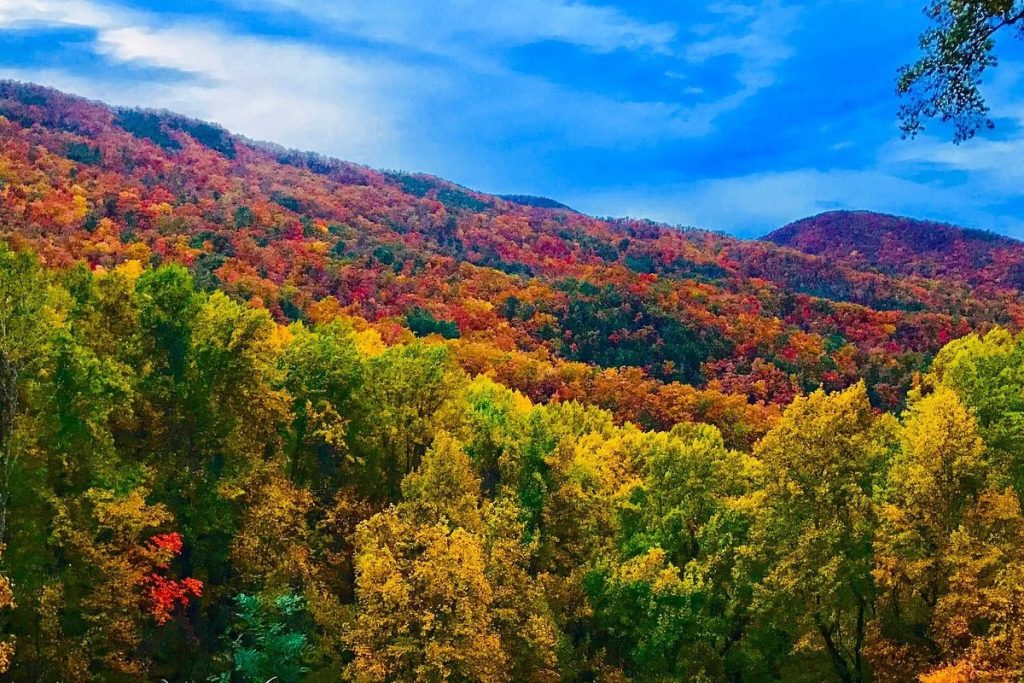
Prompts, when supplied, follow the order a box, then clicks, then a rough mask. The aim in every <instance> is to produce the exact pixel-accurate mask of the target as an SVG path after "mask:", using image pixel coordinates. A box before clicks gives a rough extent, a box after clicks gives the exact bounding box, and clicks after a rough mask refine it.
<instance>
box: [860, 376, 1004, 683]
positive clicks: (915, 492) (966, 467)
mask: <svg viewBox="0 0 1024 683" xmlns="http://www.w3.org/2000/svg"><path fill="white" fill-rule="evenodd" d="M984 454H985V446H984V443H983V442H982V440H981V437H980V436H979V435H978V426H977V422H976V420H975V419H974V416H973V415H971V413H970V412H969V411H968V410H967V408H966V407H964V405H963V404H962V403H961V402H960V399H959V398H958V397H957V395H956V393H955V392H953V391H952V390H951V389H949V388H948V387H944V386H939V387H938V388H937V389H936V390H935V391H934V392H933V393H931V394H929V395H927V396H924V397H923V398H922V397H918V398H917V400H914V401H913V402H912V403H911V406H910V407H909V408H908V410H907V411H906V413H905V414H904V416H903V427H902V430H901V432H900V449H899V451H898V452H897V453H896V455H895V456H894V458H893V461H892V463H891V464H890V467H889V472H888V476H887V481H886V485H885V490H884V492H883V494H882V497H881V502H880V505H879V531H878V535H877V537H876V539H875V569H874V576H875V579H876V581H877V583H878V587H879V603H880V604H879V614H880V616H881V620H880V627H881V634H880V635H881V639H880V641H879V642H878V643H877V644H876V645H875V647H873V648H872V649H873V651H874V656H873V659H874V664H875V666H876V668H877V669H878V670H879V671H887V672H889V673H890V674H891V675H893V676H908V675H911V674H912V673H914V672H915V671H919V670H920V669H921V667H922V666H923V665H924V664H926V663H927V662H928V660H929V659H930V658H932V657H933V656H934V654H935V653H934V646H933V643H932V641H931V638H932V637H933V636H932V634H931V633H930V625H931V620H932V616H933V612H934V610H935V607H936V604H937V603H938V601H939V600H940V598H942V597H943V595H944V594H945V592H946V590H947V587H948V576H947V570H948V567H947V565H946V563H945V560H946V556H947V554H948V553H949V551H950V544H951V543H952V537H951V535H952V534H953V532H954V531H955V530H957V529H958V528H959V527H960V525H961V523H962V521H963V517H964V514H965V512H967V511H968V510H969V509H970V508H971V506H973V505H974V502H975V501H976V500H977V496H978V493H979V492H980V490H981V488H982V487H983V486H984V479H985V473H986V472H985V465H984Z"/></svg>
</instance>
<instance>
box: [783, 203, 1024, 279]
mask: <svg viewBox="0 0 1024 683" xmlns="http://www.w3.org/2000/svg"><path fill="white" fill-rule="evenodd" d="M765 239H766V240H768V241H770V242H774V243H775V244H779V245H781V246H787V247H792V248H794V249H798V250H800V251H803V252H805V253H808V254H814V255H816V256H824V257H826V258H828V259H830V260H836V261H839V262H842V263H844V264H847V265H850V266H853V267H857V268H863V269H868V270H876V271H878V272H881V273H887V274H890V275H913V276H920V277H931V278H943V279H951V280H955V281H960V282H966V283H970V284H973V285H992V286H1003V287H1012V288H1015V289H1020V288H1021V286H1022V285H1024V242H1020V241H1018V240H1015V239H1011V238H1009V237H1004V236H1002V235H997V234H994V233H990V232H985V231H982V230H970V229H967V228H960V227H957V226H954V225H949V224H946V223H935V222H932V221H919V220H914V219H910V218H902V217H899V216H889V215H885V214H878V213H871V212H867V211H833V212H829V213H824V214H821V215H819V216H813V217H810V218H805V219H803V220H800V221H797V222H795V223H792V224H790V225H787V226H785V227H783V228H780V229H778V230H776V231H775V232H772V233H770V234H769V235H767V236H766V237H765Z"/></svg>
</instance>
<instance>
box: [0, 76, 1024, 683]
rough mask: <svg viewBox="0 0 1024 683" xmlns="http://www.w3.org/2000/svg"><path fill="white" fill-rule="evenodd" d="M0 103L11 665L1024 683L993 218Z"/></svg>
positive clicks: (7, 642)
mask: <svg viewBox="0 0 1024 683" xmlns="http://www.w3.org/2000/svg"><path fill="white" fill-rule="evenodd" d="M0 116H2V118H0V233H2V234H0V237H2V241H3V242H4V243H5V244H2V245H0V418H2V419H0V465H2V468H0V469H2V476H3V479H2V486H0V538H2V541H3V543H5V544H6V548H5V550H4V551H3V553H2V558H0V571H2V573H3V576H2V577H0V625H2V627H3V632H4V634H6V635H5V636H3V637H2V638H0V641H2V642H0V670H7V676H9V677H10V678H11V679H12V680H16V681H71V680H74V681H78V680H83V681H88V680H94V681H148V680H160V679H166V680H168V681H201V680H214V681H258V682H261V683H262V682H264V681H267V680H270V679H275V680H278V681H281V682H289V681H299V680H309V681H338V680H348V681H356V682H359V683H364V682H365V683H371V682H374V683H375V682H377V681H410V682H412V681H436V682H440V681H452V682H453V683H454V682H459V681H465V682H470V681H480V682H485V683H500V682H505V681H508V682H512V681H535V682H538V683H539V682H543V681H570V682H579V683H584V682H586V681H603V682H607V683H612V682H624V681H644V682H658V683H661V682H667V681H677V680H696V681H732V682H738V681H772V680H785V681H808V682H810V681H822V680H836V681H843V682H844V683H852V682H854V681H858V682H861V681H869V680H876V681H912V680H918V679H920V680H924V681H929V682H931V683H939V682H940V681H974V680H979V681H981V680H988V681H1016V680H1019V679H1020V678H1021V676H1024V617H1022V613H1021V610H1020V607H1019V606H1020V604H1021V600H1022V598H1024V594H1022V592H1024V515H1022V512H1021V504H1020V496H1021V494H1022V492H1024V458H1022V455H1021V454H1022V453H1024V426H1022V425H1024V417H1022V411H1024V407H1022V406H1024V373H1022V372H1021V368H1022V367H1024V365H1022V360H1024V337H1021V336H1017V334H1016V331H1017V328H1018V327H1019V325H1020V321H1021V319H1022V312H1021V309H1020V301H1021V297H1020V291H1019V290H1018V289H1017V288H1016V285H1015V284H1014V283H1013V281H1009V280H1007V279H1005V278H1002V277H998V276H995V275H991V274H989V273H990V272H995V271H991V270H985V269H986V268H989V267H990V266H991V264H993V263H996V262H998V263H1003V262H1004V261H1006V260H1009V259H1010V258H1011V257H1010V256H1009V255H1008V254H1011V253H1016V252H1014V250H1016V249H1017V248H1018V247H1017V246H1016V245H1017V243H1015V242H1012V241H1009V240H1006V241H1003V240H1002V238H999V240H994V242H997V243H998V245H999V246H998V248H995V247H994V248H993V249H992V250H990V251H989V252H986V253H990V254H991V258H989V260H987V261H984V263H980V262H979V264H978V270H979V273H982V274H977V275H971V274H967V275H965V274H964V271H963V270H936V269H927V268H925V267H924V266H923V265H922V264H923V263H925V262H928V261H934V262H937V261H938V257H937V256H936V255H935V254H936V253H939V252H941V250H942V249H943V248H944V247H942V245H941V244H935V245H932V246H931V247H929V248H928V249H916V250H914V251H913V254H914V258H913V259H911V258H908V259H907V260H906V262H905V264H904V265H901V266H895V265H891V264H888V265H887V262H883V261H882V260H881V259H882V256H885V257H886V258H887V257H888V254H889V253H890V252H889V250H887V249H881V248H880V249H879V250H877V251H870V250H867V249H865V254H868V256H859V255H858V254H844V253H843V250H842V248H841V247H835V248H832V247H830V246H829V244H828V239H827V238H828V236H829V235H833V236H835V235H837V234H838V229H829V230H822V231H821V232H820V235H821V237H820V239H819V238H815V239H816V240H818V241H814V240H809V239H807V240H805V239H802V238H800V237H799V236H800V235H801V234H804V235H809V234H811V233H809V232H806V231H803V230H789V229H787V230H789V233H795V234H796V236H794V237H792V242H791V243H792V245H793V246H794V247H797V248H798V249H792V248H788V247H782V246H778V245H775V244H772V243H770V242H746V241H741V240H736V239H733V238H730V237H727V236H724V235H720V234H715V233H709V232H704V231H698V230H680V229H675V228H669V227H667V226H660V225H656V224H653V223H649V222H644V221H638V220H599V219H595V218H591V217H587V216H584V215H582V214H579V213H576V212H574V211H572V210H571V209H568V208H566V207H563V206H561V205H558V204H557V202H553V201H551V200H546V199H543V198H531V197H508V198H505V199H502V198H499V197H495V196H490V195H483V194H479V193H476V192H472V191H470V190H467V189H465V188H462V187H458V186H455V185H452V184H450V183H447V182H445V181H442V180H439V179H437V178H433V177H429V176H420V175H408V174H403V173H390V172H378V171H373V170H370V169H366V168H363V167H359V166H354V165H351V164H346V163H343V162H338V161H334V160H330V159H325V158H322V157H318V156H315V155H310V154H299V153H296V152H291V151H286V150H283V149H278V148H275V147H272V146H269V145H265V144H257V143H252V142H250V141H246V140H243V139H240V138H238V137H236V136H233V135H230V134H229V133H227V132H226V131H224V130H222V129H220V128H218V127H216V126H213V125H210V124H206V123H202V122H198V121H192V120H188V119H184V118H182V117H178V116H175V115H172V114H156V113H153V112H140V111H126V110H114V109H111V108H108V107H106V106H103V105H100V104H96V103H90V102H86V101H83V100H80V99H77V98H74V97H70V96H66V95H62V94H60V93H56V92H54V91H49V90H44V89H41V88H38V87H35V86H29V85H23V84H16V83H4V84H0ZM855 218H856V220H853V219H850V220H852V222H853V223H856V224H857V225H860V226H861V227H860V228H858V229H860V230H866V229H867V228H865V227H863V226H864V225H865V224H870V223H871V222H883V223H884V222H886V221H889V220H890V219H888V218H884V217H874V216H867V217H865V216H858V217H855ZM820 220H821V221H824V220H831V219H827V217H826V218H823V219H820ZM819 222H820V221H819ZM915 225H919V224H910V227H909V228H908V230H912V229H914V226H915ZM889 231H890V233H892V234H893V235H896V234H897V233H898V231H897V230H896V229H895V228H890V229H889ZM789 233H787V234H789ZM968 237H970V239H967V238H961V237H956V238H955V239H954V241H955V242H956V244H958V245H959V244H960V243H961V242H963V241H964V240H965V239H966V240H967V241H968V242H969V243H970V244H975V242H976V241H977V240H976V239H975V238H976V237H977V236H976V235H968ZM775 238H776V239H779V240H780V241H786V242H787V243H790V238H789V237H786V238H785V240H783V238H782V237H779V234H776V235H775ZM836 239H839V238H838V237H836ZM887 239H896V237H890V238H887ZM957 240H959V241H957ZM919 242H920V241H919V240H916V239H910V238H908V239H907V240H906V244H907V245H908V249H909V245H911V244H914V243H919ZM864 244H868V242H867V241H865V242H864ZM956 248H957V249H960V248H961V247H959V246H957V247H956ZM964 248H966V247H964ZM978 249H979V250H980V247H979V248H978ZM972 253H974V252H972ZM879 254H881V255H882V256H879ZM978 258H981V257H978ZM986 258H988V257H986ZM915 259H916V260H915ZM982 260H984V259H982ZM1000 272H1001V271H1000Z"/></svg>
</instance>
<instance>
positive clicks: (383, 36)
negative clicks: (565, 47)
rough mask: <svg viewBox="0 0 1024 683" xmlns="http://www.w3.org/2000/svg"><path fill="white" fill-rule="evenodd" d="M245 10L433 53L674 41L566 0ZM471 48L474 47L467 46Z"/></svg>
mask: <svg viewBox="0 0 1024 683" xmlns="http://www.w3.org/2000/svg"><path fill="white" fill-rule="evenodd" d="M234 2H235V4H236V5H237V6H239V7H243V8H246V9H251V10H266V9H268V8H269V9H275V10H277V11H279V12H289V13H299V14H301V15H304V16H306V17H308V18H310V19H313V20H315V21H316V22H318V24H320V25H322V26H326V27H329V28H330V29H331V30H333V31H335V32H337V33H343V34H346V35H355V36H359V37H362V38H364V39H368V40H373V41H377V42H383V43H390V44H395V45H402V46H405V47H410V48H414V49H416V50H423V51H427V52H434V53H438V54H445V55H450V54H455V53H464V52H465V50H466V49H467V47H468V48H469V49H472V47H475V46H478V45H480V44H487V45H491V46H516V45H528V44H530V43H536V42H540V41H545V40H558V41H563V42H567V43H572V44H574V45H579V46H582V47H586V48H589V49H592V50H596V51H600V52H612V51H614V50H618V49H626V50H650V51H654V52H665V51H667V50H668V49H669V46H670V45H671V43H672V40H673V39H674V37H675V34H676V28H675V26H673V25H672V24H671V23H668V22H644V21H640V20H636V19H633V18H631V17H629V16H628V15H627V14H625V13H624V12H622V11H620V10H618V9H615V8H612V7H599V6H594V5H590V4H588V3H585V2H566V0H517V2H514V3H513V2H483V1H481V0H436V1H434V2H423V1H422V0H378V1H377V2H372V3H370V2H336V1H334V0H270V1H269V2H266V1H262V0H261V1H259V2H256V1H255V0H234ZM471 46H472V47H471Z"/></svg>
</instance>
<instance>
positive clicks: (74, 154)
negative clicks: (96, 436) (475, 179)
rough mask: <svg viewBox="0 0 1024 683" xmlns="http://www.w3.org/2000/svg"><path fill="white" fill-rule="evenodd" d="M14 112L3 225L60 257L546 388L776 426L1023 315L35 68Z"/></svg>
mask: <svg viewBox="0 0 1024 683" xmlns="http://www.w3.org/2000/svg"><path fill="white" fill-rule="evenodd" d="M0 116H2V117H3V118H2V119H0V183H2V185H0V206H2V208H3V211H2V215H0V237H3V238H5V239H7V240H8V241H9V242H11V243H12V244H13V245H15V246H16V247H24V248H30V249H32V250H34V251H36V252H37V253H38V254H40V256H41V258H42V259H43V260H44V261H45V262H46V263H47V264H48V265H50V266H52V267H58V268H66V267H71V266H72V265H73V264H74V263H76V262H80V261H84V262H85V263H86V264H88V266H90V267H91V268H110V267H113V266H115V265H117V264H119V263H122V262H124V261H127V260H140V261H144V262H150V263H161V262H168V261H170V262H178V263H182V264H184V265H187V266H188V267H189V268H190V269H191V270H192V272H193V274H194V277H195V278H196V280H197V282H198V283H199V284H200V285H202V286H204V287H208V288H215V287H216V288H221V289H223V290H224V291H226V292H227V293H229V294H230V295H232V296H234V297H236V298H238V299H240V300H244V301H247V302H249V303H250V305H253V306H265V307H267V308H268V309H269V310H270V311H271V312H272V313H273V314H274V316H275V317H276V318H277V319H278V320H279V321H281V322H286V321H289V320H300V319H312V320H323V319H327V318H330V317H332V316H338V315H344V316H348V317H355V318H358V319H363V320H366V321H368V324H370V325H371V326H372V327H373V328H374V329H376V330H377V331H378V332H379V333H380V334H381V335H382V337H383V338H384V340H385V341H388V342H390V341H398V340H401V339H406V338H409V337H410V336H411V334H416V335H419V336H433V337H434V338H435V339H438V340H439V341H440V340H447V341H445V342H444V343H446V344H448V345H449V346H450V347H451V348H452V349H453V351H454V353H455V354H456V356H457V358H458V360H459V362H460V363H461V364H462V365H463V367H465V368H467V369H469V370H470V371H472V372H484V373H488V374H491V375H493V376H495V377H497V378H498V379H500V380H501V381H502V382H504V383H505V384H508V385H510V386H513V387H516V388H518V389H520V390H522V391H524V392H525V393H527V394H528V395H529V396H530V397H532V398H534V399H535V400H548V399H559V400H564V399H569V398H577V399H581V400H587V401H590V402H595V403H598V404H600V405H604V406H606V407H609V408H611V409H612V410H613V411H615V412H616V415H617V416H618V417H620V418H621V419H630V420H637V421H640V422H641V423H645V424H657V425H670V424H672V423H673V422H674V421H677V420H678V419H681V418H683V417H686V418H694V417H698V418H700V419H708V420H711V421H717V422H724V420H722V419H721V416H722V415H723V414H724V413H725V412H727V411H733V412H736V411H739V412H740V413H743V414H745V415H747V418H746V419H747V420H748V421H749V422H757V423H759V424H763V419H764V415H765V414H768V413H765V412H764V411H768V412H769V413H770V412H771V410H774V408H773V406H774V405H783V404H785V403H787V402H788V401H789V400H790V399H791V398H792V396H793V395H794V394H795V393H797V392H800V391H805V390H808V389H812V388H814V387H817V386H826V387H829V388H840V387H844V386H848V385H850V384H852V383H854V382H856V381H858V380H861V379H863V380H865V381H867V383H868V385H869V391H870V394H871V397H872V399H873V400H874V401H875V403H876V404H877V405H880V406H893V405H898V404H899V403H900V402H901V400H902V397H903V394H904V392H905V390H906V388H907V387H908V386H909V383H910V378H911V376H912V373H913V372H915V371H918V370H920V369H922V368H924V367H925V365H926V364H927V362H928V359H929V358H930V356H931V355H932V354H933V353H934V352H935V351H936V350H937V349H938V348H940V347H941V346H942V345H943V344H944V343H945V342H946V341H948V340H949V339H951V338H954V337H957V336H960V335H963V334H965V333H967V332H968V331H970V330H971V329H976V328H979V327H986V326H988V325H991V324H992V323H994V322H998V323H1002V324H1007V325H1010V326H1019V321H1021V320H1024V311H1022V309H1021V305H1020V304H1021V302H1020V292H1019V291H1017V290H1016V289H1013V288H1009V287H1005V286H1001V285H999V283H998V281H996V280H991V278H989V279H987V280H985V282H986V285H985V286H983V287H977V286H974V285H973V284H972V281H971V280H969V279H967V278H966V277H959V276H958V277H951V276H949V274H948V273H944V272H926V271H925V269H923V268H918V267H916V266H912V265H905V266H899V267H896V266H894V267H892V268H888V269H885V268H882V267H880V266H878V265H877V264H876V263H874V262H873V261H870V260H858V259H856V258H854V259H850V258H845V259H837V258H836V254H837V253H841V252H842V250H843V248H842V246H834V247H829V248H827V249H826V248H823V249H822V250H821V253H820V254H817V253H804V252H802V251H798V250H796V249H791V248H788V247H783V246H779V245H777V244H774V243H772V242H749V241H743V240H738V239H734V238H731V237H728V236H724V235H720V234H716V233H711V232H706V231H700V230H680V229H676V228H671V227H668V226H664V225H658V224H655V223H651V222H647V221H638V220H599V219H595V218H591V217H588V216H585V215H582V214H579V213H576V212H574V211H571V210H568V209H565V208H561V207H560V206H556V205H554V204H553V203H551V202H549V201H546V200H545V201H533V200H531V201H524V200H523V199H522V198H518V197H516V198H501V197H497V196H490V195H485V194H481V193H478V192H474V191H472V190H470V189H467V188H464V187H460V186H457V185H455V184H452V183H449V182H447V181H444V180H441V179H439V178H435V177H431V176H426V175H411V174H404V173H385V172H379V171H375V170H372V169H369V168H365V167H362V166H358V165H355V164H350V163H346V162H342V161H337V160H334V159H328V158H325V157H322V156H319V155H315V154H307V153H300V152H295V151H292V150H285V149H283V148H280V147H277V146H274V145H268V144H265V143H255V142H252V141H250V140H246V139H244V138H241V137H239V136H235V135H232V134H230V133H229V132H228V131H225V130H223V129H222V128H220V127H217V126H215V125H212V124H209V123H205V122H201V121H195V120H191V119H187V118H184V117H181V116H178V115H174V114H169V113H165V112H150V111H135V110H119V109H114V108H110V107H107V106H105V105H102V104H99V103H95V102H89V101H86V100H82V99H80V98H76V97H73V96H69V95H65V94H62V93H59V92H56V91H53V90H48V89H45V88H40V87H38V86H32V85H26V84H19V83H13V82H5V83H0ZM784 234H785V233H784ZM830 234H831V233H830ZM773 239H775V240H777V241H780V242H782V241H784V240H783V238H782V237H779V236H778V235H775V236H774V237H773ZM828 244H831V243H828ZM796 245H797V243H795V242H794V246H796ZM826 246H827V244H826ZM940 246H941V245H940ZM936 248H940V247H936ZM928 258H929V259H931V260H932V261H934V260H936V259H937V257H936V256H928ZM876 260H877V259H876ZM905 261H906V263H908V264H912V263H913V259H910V258H907V259H905ZM897 265H898V264H897ZM986 277H987V276H986ZM688 385H692V386H695V387H699V388H700V390H699V391H695V390H694V389H691V388H690V386H688ZM759 411H760V412H759ZM698 412H699V413H700V414H697V413H698Z"/></svg>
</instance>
